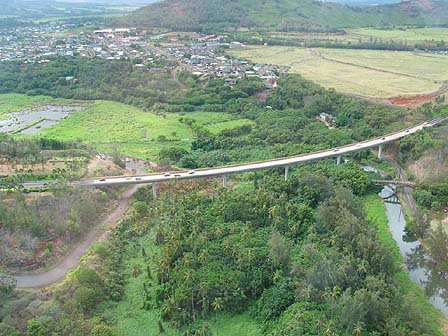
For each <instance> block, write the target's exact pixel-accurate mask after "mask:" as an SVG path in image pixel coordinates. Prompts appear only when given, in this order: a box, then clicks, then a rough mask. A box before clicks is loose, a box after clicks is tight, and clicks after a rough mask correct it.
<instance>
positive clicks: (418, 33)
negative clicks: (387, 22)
mask: <svg viewBox="0 0 448 336" xmlns="http://www.w3.org/2000/svg"><path fill="white" fill-rule="evenodd" d="M348 33H349V34H348V36H353V37H362V38H364V37H367V38H370V37H373V38H378V39H383V40H393V41H404V40H406V41H414V42H415V41H448V28H396V29H376V28H360V29H349V30H348Z"/></svg>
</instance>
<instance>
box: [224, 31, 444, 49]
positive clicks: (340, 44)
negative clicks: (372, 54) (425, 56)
mask: <svg viewBox="0 0 448 336" xmlns="http://www.w3.org/2000/svg"><path fill="white" fill-rule="evenodd" d="M293 31H300V32H304V33H306V32H310V33H311V34H312V33H330V34H337V35H334V36H333V37H334V38H332V39H330V38H324V37H319V36H316V37H314V38H313V37H308V36H307V37H306V38H303V37H294V38H293V37H280V36H275V37H272V36H271V35H270V34H269V33H264V34H263V33H259V32H258V33H254V32H250V33H234V34H230V38H229V40H231V41H234V40H238V41H240V42H243V43H246V44H252V45H264V44H265V43H267V44H268V45H279V46H296V47H307V48H335V49H369V50H398V51H413V50H416V49H417V50H433V51H439V50H447V49H448V46H447V45H446V43H445V41H437V42H434V41H427V42H425V41H423V42H409V41H406V40H396V41H395V40H383V39H377V38H373V37H372V38H370V39H369V40H363V39H361V38H360V39H358V41H349V40H345V39H344V35H346V34H347V33H346V32H345V31H343V30H337V29H316V28H312V29H309V28H308V29H307V27H303V29H294V30H293ZM310 36H312V35H310ZM338 36H339V37H340V38H338Z"/></svg>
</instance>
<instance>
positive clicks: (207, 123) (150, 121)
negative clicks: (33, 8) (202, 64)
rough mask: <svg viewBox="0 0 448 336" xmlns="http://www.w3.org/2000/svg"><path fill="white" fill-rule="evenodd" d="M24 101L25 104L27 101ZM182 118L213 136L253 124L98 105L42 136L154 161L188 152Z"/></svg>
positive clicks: (213, 115) (217, 116)
mask: <svg viewBox="0 0 448 336" xmlns="http://www.w3.org/2000/svg"><path fill="white" fill-rule="evenodd" d="M19 98H20V97H19ZM21 99H24V100H25V101H26V99H27V98H21ZM24 105H26V104H25V103H24ZM15 107H17V104H16V105H15ZM180 118H190V119H195V120H196V121H197V123H198V124H200V125H202V126H204V127H205V128H207V129H209V130H210V131H211V132H212V133H218V132H220V131H222V130H224V129H228V128H232V127H236V126H240V125H243V124H248V123H251V121H250V120H247V119H235V117H234V116H233V115H231V114H227V113H214V112H191V113H185V114H177V113H168V114H164V115H155V114H153V113H149V112H145V111H143V110H141V109H139V108H136V107H133V106H130V105H125V104H121V103H117V102H111V101H96V102H94V103H92V104H91V105H89V106H88V107H87V108H86V109H84V110H82V111H78V112H74V113H72V114H71V115H70V116H69V117H68V118H66V119H63V120H61V122H59V123H58V124H56V125H55V126H53V127H52V128H49V129H45V130H42V131H41V132H40V133H39V134H40V135H44V136H49V137H52V138H56V139H60V140H76V139H79V140H80V141H83V142H85V143H88V144H90V145H91V146H92V147H94V148H97V149H98V150H101V151H106V152H110V151H112V150H113V149H114V147H117V148H118V149H119V150H120V151H121V152H122V153H123V154H125V155H129V156H134V157H139V158H144V159H154V158H155V157H157V154H158V153H159V151H160V150H161V149H162V148H165V147H170V146H180V147H183V148H186V149H188V148H189V146H190V144H191V141H192V139H193V132H192V130H191V128H190V127H189V126H188V125H186V124H185V123H182V122H180V121H179V119H180Z"/></svg>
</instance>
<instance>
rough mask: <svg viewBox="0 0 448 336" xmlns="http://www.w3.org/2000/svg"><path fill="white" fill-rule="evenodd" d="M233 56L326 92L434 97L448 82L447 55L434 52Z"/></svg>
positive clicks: (253, 51)
mask: <svg viewBox="0 0 448 336" xmlns="http://www.w3.org/2000/svg"><path fill="white" fill-rule="evenodd" d="M230 54H231V55H233V56H235V57H240V58H246V59H248V60H250V61H252V62H254V63H266V64H278V65H281V66H287V67H289V68H290V72H293V73H298V74H300V75H302V76H303V77H305V78H307V79H309V80H312V81H314V82H316V83H318V84H320V85H322V86H324V87H326V88H335V89H336V90H337V91H339V92H341V93H347V94H354V95H360V96H366V97H374V98H387V97H394V96H402V95H419V94H420V95H421V94H429V93H433V92H435V91H437V90H438V89H440V87H441V85H442V83H443V81H445V80H448V56H441V55H433V54H429V53H413V52H404V51H403V52H398V51H379V50H354V49H323V48H318V49H305V48H296V47H248V48H245V49H242V50H233V51H230Z"/></svg>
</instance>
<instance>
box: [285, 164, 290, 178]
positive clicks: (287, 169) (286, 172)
mask: <svg viewBox="0 0 448 336" xmlns="http://www.w3.org/2000/svg"><path fill="white" fill-rule="evenodd" d="M288 175H289V166H286V167H285V181H288Z"/></svg>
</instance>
